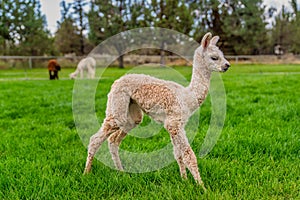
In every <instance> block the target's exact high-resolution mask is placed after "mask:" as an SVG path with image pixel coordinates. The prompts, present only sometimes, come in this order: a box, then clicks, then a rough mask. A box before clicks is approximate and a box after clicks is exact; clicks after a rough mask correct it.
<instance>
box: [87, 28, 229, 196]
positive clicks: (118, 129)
mask: <svg viewBox="0 0 300 200" xmlns="http://www.w3.org/2000/svg"><path fill="white" fill-rule="evenodd" d="M218 40H219V37H218V36H215V37H213V38H212V35H211V33H207V34H206V35H205V36H204V37H203V39H202V41H201V45H200V47H198V48H197V49H196V50H195V53H194V60H193V73H192V78H191V83H190V84H189V86H188V87H183V86H182V85H179V84H177V83H175V82H172V81H165V80H160V79H157V78H154V77H151V76H147V75H142V74H128V75H125V76H123V77H121V78H120V79H119V80H117V81H115V82H114V84H113V85H112V87H111V91H110V93H109V95H108V101H107V108H106V118H105V119H104V121H103V124H102V127H101V128H100V130H99V131H98V132H97V133H96V134H95V135H93V136H92V137H91V138H90V143H89V146H88V156H87V162H86V167H85V173H88V172H90V170H91V166H92V161H93V158H94V156H95V154H96V152H97V150H98V149H99V147H100V145H101V144H102V143H103V142H104V141H105V140H106V139H108V142H109V149H110V153H111V155H112V159H113V161H114V164H115V166H116V168H117V169H119V170H123V166H122V164H121V160H120V158H119V152H118V150H119V145H120V143H121V141H122V139H124V138H125V136H126V135H127V133H128V132H129V131H130V130H131V129H133V128H134V127H136V126H137V125H138V124H140V123H141V121H142V119H143V113H145V114H147V115H149V116H150V117H151V118H153V119H154V120H155V121H157V122H161V123H163V124H164V127H165V129H166V130H167V131H168V132H169V134H170V137H171V141H172V144H173V151H174V156H175V159H176V161H177V163H178V165H179V169H180V174H181V176H182V177H183V178H185V179H186V178H187V174H186V168H188V169H189V171H190V172H191V174H192V175H193V177H194V179H195V181H196V182H197V183H198V184H200V185H201V186H202V187H203V189H204V190H205V187H204V184H203V182H202V180H201V177H200V173H199V171H198V164H197V158H196V156H195V154H194V152H193V150H192V148H191V147H190V144H189V143H188V139H187V137H186V133H185V130H184V127H185V125H186V123H187V121H188V119H189V117H190V116H191V115H192V114H193V113H194V112H195V111H196V109H197V108H198V107H199V106H200V105H201V104H202V102H203V101H204V99H205V98H206V96H207V93H208V88H209V83H210V77H211V73H212V72H213V71H217V72H225V71H227V69H228V68H229V66H230V64H229V62H228V61H227V60H226V59H225V58H224V55H223V53H222V52H221V51H220V50H219V48H218V47H217V46H216V44H217V42H218Z"/></svg>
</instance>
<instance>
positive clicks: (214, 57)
mask: <svg viewBox="0 0 300 200" xmlns="http://www.w3.org/2000/svg"><path fill="white" fill-rule="evenodd" d="M211 59H212V60H215V61H216V60H219V58H218V57H217V56H212V57H211Z"/></svg>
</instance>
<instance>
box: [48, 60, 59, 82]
mask: <svg viewBox="0 0 300 200" xmlns="http://www.w3.org/2000/svg"><path fill="white" fill-rule="evenodd" d="M48 71H49V78H50V80H54V79H58V71H60V65H59V64H58V63H57V61H56V60H54V59H52V60H49V61H48Z"/></svg>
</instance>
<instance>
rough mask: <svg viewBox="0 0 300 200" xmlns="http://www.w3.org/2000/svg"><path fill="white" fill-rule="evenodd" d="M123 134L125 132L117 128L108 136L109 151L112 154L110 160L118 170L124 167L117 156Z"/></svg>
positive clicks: (124, 134)
mask: <svg viewBox="0 0 300 200" xmlns="http://www.w3.org/2000/svg"><path fill="white" fill-rule="evenodd" d="M125 136H126V133H125V132H123V131H122V130H118V131H116V132H114V133H113V134H111V135H110V136H109V138H108V142H109V143H108V144H109V151H110V154H111V156H112V160H113V161H114V164H115V166H116V168H117V169H118V170H120V171H124V169H123V166H122V163H121V160H120V156H119V146H120V144H121V141H122V140H123V139H124V137H125Z"/></svg>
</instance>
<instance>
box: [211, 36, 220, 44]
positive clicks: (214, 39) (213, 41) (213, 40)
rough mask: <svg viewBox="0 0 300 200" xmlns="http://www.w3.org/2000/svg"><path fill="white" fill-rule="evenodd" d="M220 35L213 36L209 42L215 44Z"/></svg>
mask: <svg viewBox="0 0 300 200" xmlns="http://www.w3.org/2000/svg"><path fill="white" fill-rule="evenodd" d="M219 39H220V37H219V36H215V37H213V38H212V39H211V41H210V44H212V45H216V44H217V43H218V41H219Z"/></svg>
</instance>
